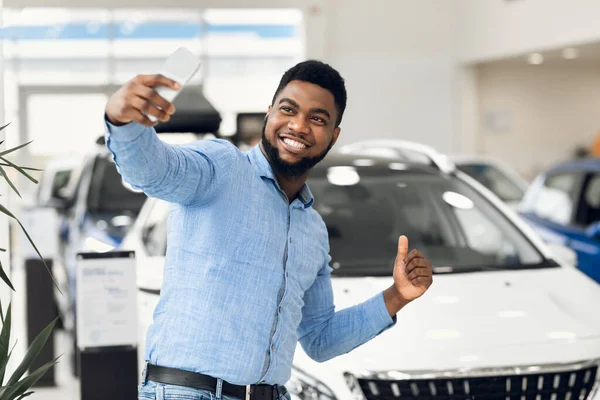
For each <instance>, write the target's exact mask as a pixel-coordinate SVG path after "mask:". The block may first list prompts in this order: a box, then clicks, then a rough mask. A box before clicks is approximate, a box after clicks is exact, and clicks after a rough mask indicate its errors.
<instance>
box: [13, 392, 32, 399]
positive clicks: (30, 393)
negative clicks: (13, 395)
mask: <svg viewBox="0 0 600 400" xmlns="http://www.w3.org/2000/svg"><path fill="white" fill-rule="evenodd" d="M33 393H35V392H27V393H23V394H22V395H21V396H19V397H17V400H21V399H24V398H25V397H28V396H31V395H32V394H33Z"/></svg>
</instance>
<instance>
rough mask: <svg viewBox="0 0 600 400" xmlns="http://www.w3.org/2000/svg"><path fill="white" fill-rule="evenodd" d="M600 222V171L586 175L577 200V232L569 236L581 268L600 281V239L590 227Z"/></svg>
mask: <svg viewBox="0 0 600 400" xmlns="http://www.w3.org/2000/svg"><path fill="white" fill-rule="evenodd" d="M598 222H600V173H598V172H590V173H588V174H587V175H586V176H585V179H584V181H583V188H582V190H581V196H580V197H579V199H578V201H577V211H576V214H575V222H574V227H575V232H574V233H573V234H572V235H571V236H570V238H569V247H571V248H572V249H573V250H575V251H576V252H577V256H578V260H579V268H580V269H581V270H582V271H583V272H585V273H586V274H587V275H589V276H590V277H592V278H593V279H594V280H595V281H596V282H599V283H600V239H599V238H598V237H597V236H596V237H594V236H593V235H592V234H591V232H590V231H589V228H590V227H591V226H592V225H594V224H597V223H598Z"/></svg>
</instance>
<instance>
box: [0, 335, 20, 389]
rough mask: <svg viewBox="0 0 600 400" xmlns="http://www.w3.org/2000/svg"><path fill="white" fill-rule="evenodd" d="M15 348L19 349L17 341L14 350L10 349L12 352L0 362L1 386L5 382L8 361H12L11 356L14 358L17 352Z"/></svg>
mask: <svg viewBox="0 0 600 400" xmlns="http://www.w3.org/2000/svg"><path fill="white" fill-rule="evenodd" d="M15 347H17V342H16V341H15V344H14V345H13V347H12V349H10V352H9V353H8V355H7V356H6V359H4V360H0V384H2V381H3V380H4V374H5V373H6V367H7V365H8V361H9V360H10V356H12V353H13V351H14V350H15Z"/></svg>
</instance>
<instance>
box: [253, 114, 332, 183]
mask: <svg viewBox="0 0 600 400" xmlns="http://www.w3.org/2000/svg"><path fill="white" fill-rule="evenodd" d="M267 120H268V118H265V122H264V124H263V130H262V140H261V143H262V146H263V148H264V150H265V153H267V158H268V159H269V164H271V168H273V171H274V172H275V174H277V175H281V176H283V177H285V178H288V179H299V178H300V177H302V176H303V175H304V174H306V173H307V172H308V171H309V170H310V169H311V168H312V167H314V166H315V165H317V164H318V163H319V162H320V161H321V160H323V159H324V158H325V156H326V155H327V153H329V150H331V147H332V146H333V138H332V139H331V141H330V142H329V145H328V146H327V148H326V149H325V150H324V151H323V152H322V153H321V154H319V155H316V156H314V157H304V158H302V159H301V160H300V161H298V162H295V163H288V162H286V161H284V160H283V159H282V158H281V156H280V155H279V150H278V149H277V145H276V144H273V143H271V142H270V141H269V139H267V135H266V134H265V130H266V128H267ZM275 140H277V138H276V139H275Z"/></svg>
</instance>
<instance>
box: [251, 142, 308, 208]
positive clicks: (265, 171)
mask: <svg viewBox="0 0 600 400" xmlns="http://www.w3.org/2000/svg"><path fill="white" fill-rule="evenodd" d="M248 155H249V158H250V162H251V163H252V165H254V167H255V168H256V170H257V171H258V174H259V175H260V176H261V177H263V178H268V179H271V180H272V181H273V182H274V183H275V185H277V188H279V184H278V183H277V178H276V177H275V174H274V173H273V168H271V164H269V161H268V160H267V158H266V157H265V155H264V154H263V152H262V150H261V149H260V144H257V145H256V146H254V147H253V148H252V149H251V150H250V151H249V153H248ZM279 189H281V188H279ZM298 199H299V200H300V201H301V202H302V204H303V205H304V208H308V207H310V206H312V205H313V203H314V202H315V199H314V197H313V194H312V192H311V191H310V188H309V187H308V185H307V184H306V183H304V185H302V188H300V193H299V194H298Z"/></svg>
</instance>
